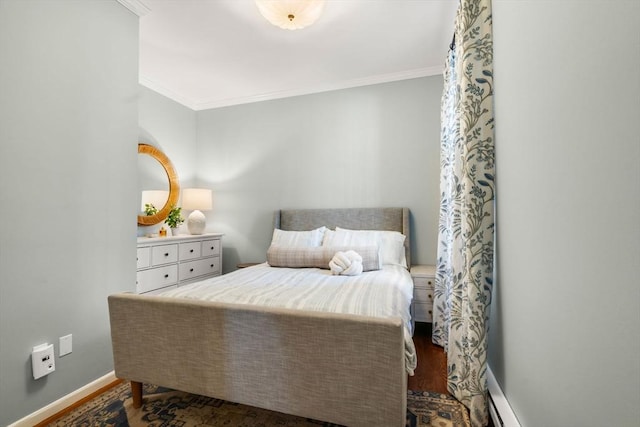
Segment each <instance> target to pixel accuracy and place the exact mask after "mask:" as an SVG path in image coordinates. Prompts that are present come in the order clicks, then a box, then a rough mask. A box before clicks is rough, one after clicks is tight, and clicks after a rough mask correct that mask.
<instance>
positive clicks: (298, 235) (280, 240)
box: [271, 227, 327, 248]
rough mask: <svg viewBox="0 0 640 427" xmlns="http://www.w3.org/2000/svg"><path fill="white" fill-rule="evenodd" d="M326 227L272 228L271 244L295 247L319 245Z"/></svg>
mask: <svg viewBox="0 0 640 427" xmlns="http://www.w3.org/2000/svg"><path fill="white" fill-rule="evenodd" d="M326 229H327V227H320V228H316V229H315V230H309V231H285V230H280V229H278V228H276V229H274V230H273V238H272V239H271V244H272V245H273V246H288V247H296V248H308V247H315V246H321V245H322V237H323V236H324V232H325V230H326Z"/></svg>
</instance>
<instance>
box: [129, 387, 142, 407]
mask: <svg viewBox="0 0 640 427" xmlns="http://www.w3.org/2000/svg"><path fill="white" fill-rule="evenodd" d="M131 397H132V398H133V407H134V408H135V409H138V408H140V407H141V406H142V383H139V382H137V381H131Z"/></svg>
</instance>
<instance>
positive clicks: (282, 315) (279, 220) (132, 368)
mask: <svg viewBox="0 0 640 427" xmlns="http://www.w3.org/2000/svg"><path fill="white" fill-rule="evenodd" d="M409 224H410V222H409V210H408V209H406V208H365V209H303V210H281V211H277V212H276V214H275V216H274V227H275V229H277V230H284V231H309V230H316V229H318V228H322V227H327V228H329V229H336V227H342V228H344V229H350V230H386V231H395V232H399V233H402V234H403V235H404V236H406V237H405V238H404V241H403V250H404V254H403V255H404V256H405V258H406V264H407V265H410V260H411V257H410V250H409V248H410V232H409ZM275 270H278V271H277V272H276V271H275ZM315 270H318V269H316V268H287V267H272V266H270V265H269V264H262V265H258V266H255V267H250V268H247V269H242V270H239V271H236V272H233V273H230V274H227V275H224V276H221V277H219V278H215V279H210V280H208V281H213V282H212V283H204V282H203V283H196V284H192V285H188V286H185V287H183V288H178V289H177V290H175V291H174V292H173V293H172V292H169V293H166V294H163V295H158V296H145V295H136V294H130V293H123V294H117V295H111V296H109V314H110V321H111V336H112V344H113V356H114V369H115V374H116V376H117V377H118V378H122V379H126V380H129V381H131V387H132V395H133V400H134V406H138V407H139V406H140V405H141V403H142V383H151V384H155V385H160V386H164V387H169V388H173V389H176V390H182V391H186V392H190V393H195V394H200V395H205V396H211V397H215V398H219V399H224V400H228V401H232V402H237V403H242V404H246V405H251V406H256V407H261V408H265V409H269V410H273V411H279V412H284V413H288V414H293V415H298V416H302V417H307V418H312V419H316V420H322V421H326V422H331V423H336V424H340V425H346V426H372V425H376V426H377V425H379V426H403V425H405V415H406V384H407V375H408V373H411V371H412V369H413V367H414V366H415V352H414V353H413V355H412V354H411V350H412V346H413V343H412V341H411V326H410V325H411V321H410V318H409V319H407V317H406V315H405V313H408V311H409V307H408V306H407V305H406V304H407V301H408V304H410V299H411V296H410V295H411V294H412V289H411V286H412V284H409V285H402V286H404V288H403V291H402V292H404V293H405V294H408V297H407V298H405V299H404V300H403V299H402V298H399V299H398V301H400V302H397V303H394V304H391V305H394V306H400V312H401V313H399V314H397V315H396V313H394V312H389V311H386V310H387V309H386V308H385V309H384V310H383V309H382V308H376V309H375V310H371V309H370V308H367V309H365V311H361V310H360V309H359V308H357V309H354V310H351V309H346V310H341V311H340V312H332V311H325V310H324V309H316V308H311V309H309V307H307V308H305V307H304V306H300V305H298V304H297V303H295V302H294V301H296V300H297V298H296V297H290V296H288V295H287V296H286V297H285V301H287V302H286V303H284V304H283V303H273V304H272V305H270V304H268V303H265V301H271V300H272V295H266V296H264V298H263V300H262V301H260V305H255V304H251V303H250V302H251V301H250V300H251V299H252V298H253V297H252V296H248V295H250V293H249V292H248V289H250V288H251V287H252V286H254V285H255V283H254V281H253V280H254V279H253V278H254V277H257V276H265V277H267V276H268V277H271V282H274V281H280V280H282V281H285V279H281V278H280V276H279V274H281V273H285V274H288V273H286V271H290V273H291V274H293V275H294V276H299V277H300V278H301V279H300V281H299V283H300V285H299V286H300V287H301V288H302V287H303V286H304V285H305V284H309V283H312V282H313V280H318V282H317V284H316V282H313V283H314V284H313V286H312V287H310V286H308V287H307V289H308V290H309V291H308V292H310V293H314V292H315V293H317V294H318V295H326V294H327V293H329V292H330V288H331V286H333V283H334V282H336V281H340V280H344V281H345V283H351V282H346V281H347V280H348V279H347V278H344V279H342V278H335V279H334V278H329V277H327V276H331V273H330V272H328V271H327V270H318V271H315ZM402 270H404V271H402ZM372 273H375V274H378V273H380V274H383V275H384V274H386V275H387V276H386V277H387V280H391V281H393V282H395V281H396V278H398V279H397V281H398V282H401V281H402V280H404V278H406V277H408V278H409V282H411V281H410V275H409V274H408V272H407V271H406V268H405V269H403V268H398V267H397V266H389V268H386V267H385V268H384V269H381V271H380V272H377V271H376V272H372ZM274 274H277V275H275V276H274ZM305 275H307V276H305ZM373 275H374V274H369V272H367V273H363V274H361V275H358V276H354V279H355V280H356V281H362V280H364V278H365V277H368V276H373ZM389 278H391V279H389ZM401 279H402V280H401ZM349 280H350V279H349ZM220 282H226V283H227V285H228V284H234V283H237V284H238V285H237V286H236V288H233V287H231V288H226V289H227V290H225V291H219V290H216V291H215V292H213V294H216V292H217V293H218V295H217V296H216V295H209V296H206V295H205V296H202V295H200V294H199V293H200V292H202V291H203V289H204V290H205V291H206V292H211V291H210V289H211V288H212V287H215V286H218V284H219V283H220ZM322 286H324V288H321V287H322ZM365 286H369V285H365ZM407 286H408V287H409V288H407ZM215 289H218V288H215ZM319 289H322V290H321V291H320V290H319ZM366 289H369V290H370V292H376V291H374V289H377V288H374V287H373V285H372V286H371V287H369V288H366ZM305 292H306V291H305ZM381 292H382V291H381ZM275 293H276V294H277V293H280V292H279V291H277V292H275ZM222 294H225V295H226V294H236V295H235V296H236V297H241V299H239V300H237V299H232V300H228V299H226V298H221V297H220V295H222ZM382 295H386V294H382ZM242 297H244V299H242ZM385 298H386V297H385ZM394 298H395V297H392V296H390V297H388V298H387V299H389V300H391V299H394ZM299 299H303V298H299ZM304 299H309V300H313V299H312V298H304ZM233 301H235V302H233ZM338 305H339V304H338ZM352 305H353V306H354V307H356V306H357V307H360V306H361V305H363V304H352ZM381 305H383V304H381ZM359 310H360V311H359ZM376 310H382V311H381V312H377V311H376ZM393 310H396V309H395V308H394V309H393Z"/></svg>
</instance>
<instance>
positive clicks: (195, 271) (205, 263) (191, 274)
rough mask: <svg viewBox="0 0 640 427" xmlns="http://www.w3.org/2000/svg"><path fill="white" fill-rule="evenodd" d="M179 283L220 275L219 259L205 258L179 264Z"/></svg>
mask: <svg viewBox="0 0 640 427" xmlns="http://www.w3.org/2000/svg"><path fill="white" fill-rule="evenodd" d="M179 274H180V276H179V277H180V281H181V282H182V281H184V280H189V279H193V278H196V277H200V276H205V275H209V276H213V275H217V274H220V258H218V257H213V258H205V259H199V260H196V261H189V262H185V263H181V264H180V272H179Z"/></svg>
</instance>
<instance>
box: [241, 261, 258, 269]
mask: <svg viewBox="0 0 640 427" xmlns="http://www.w3.org/2000/svg"><path fill="white" fill-rule="evenodd" d="M258 264H260V263H259V262H241V263H240V264H238V265H236V268H247V267H252V266H254V265H258Z"/></svg>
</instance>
